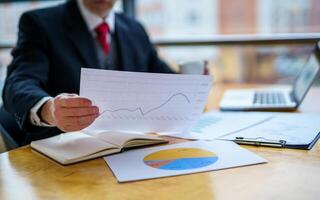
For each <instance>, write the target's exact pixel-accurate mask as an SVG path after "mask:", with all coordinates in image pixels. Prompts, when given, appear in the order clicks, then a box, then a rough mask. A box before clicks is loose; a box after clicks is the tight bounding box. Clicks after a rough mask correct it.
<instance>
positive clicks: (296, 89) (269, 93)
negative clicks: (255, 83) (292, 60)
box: [220, 41, 320, 111]
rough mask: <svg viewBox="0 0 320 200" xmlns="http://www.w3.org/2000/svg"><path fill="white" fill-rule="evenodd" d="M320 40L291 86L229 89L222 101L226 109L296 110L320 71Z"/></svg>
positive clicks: (221, 106)
mask: <svg viewBox="0 0 320 200" xmlns="http://www.w3.org/2000/svg"><path fill="white" fill-rule="evenodd" d="M319 49H320V41H319V42H318V45H317V47H316V48H315V50H314V51H313V53H312V54H311V55H310V56H309V58H308V60H307V62H306V63H305V65H304V66H303V69H302V70H301V72H300V73H299V75H298V76H297V78H296V79H295V81H294V83H293V85H292V86H291V87H289V88H281V87H278V88H276V87H274V88H263V89H243V90H227V91H226V92H225V94H224V96H223V98H222V100H221V102H220V110H224V111H246V110H247V111H290V110H296V109H297V108H298V107H299V105H300V104H301V102H302V101H303V99H304V97H305V96H306V94H307V92H308V91H309V89H310V87H311V86H312V84H313V82H314V80H315V79H316V78H317V76H318V74H319V71H320V50H319Z"/></svg>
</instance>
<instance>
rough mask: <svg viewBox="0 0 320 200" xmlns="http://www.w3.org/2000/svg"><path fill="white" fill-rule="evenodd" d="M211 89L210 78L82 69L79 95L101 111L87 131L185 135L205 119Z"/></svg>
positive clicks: (205, 76)
mask: <svg viewBox="0 0 320 200" xmlns="http://www.w3.org/2000/svg"><path fill="white" fill-rule="evenodd" d="M211 85H212V77H211V76H208V75H182V74H157V73H138V72H123V71H111V70H99V69H89V68H82V69H81V81H80V95H81V96H84V97H87V98H89V99H91V100H92V101H93V102H94V104H95V105H97V106H98V107H99V109H100V116H99V117H98V118H97V119H96V121H95V122H94V123H93V124H92V125H91V126H89V127H88V128H87V130H90V129H91V130H104V131H105V130H113V131H124V132H158V133H161V132H176V133H177V132H183V131H186V130H188V129H190V127H191V126H193V125H194V123H195V122H196V121H197V120H198V119H199V118H200V116H201V115H202V112H203V109H204V106H205V104H206V102H207V98H208V93H209V90H210V88H211Z"/></svg>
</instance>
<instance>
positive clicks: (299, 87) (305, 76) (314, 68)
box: [293, 50, 320, 103]
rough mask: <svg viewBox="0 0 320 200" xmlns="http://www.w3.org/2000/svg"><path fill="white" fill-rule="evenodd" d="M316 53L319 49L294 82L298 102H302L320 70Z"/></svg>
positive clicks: (294, 91)
mask: <svg viewBox="0 0 320 200" xmlns="http://www.w3.org/2000/svg"><path fill="white" fill-rule="evenodd" d="M316 53H318V52H317V50H316V51H315V53H313V54H312V55H311V56H310V57H309V59H308V61H307V62H306V64H305V66H304V67H303V69H302V71H301V72H300V74H299V76H298V77H297V79H296V82H295V84H294V88H293V95H294V97H295V100H296V102H297V103H301V101H302V100H303V98H304V96H305V95H306V93H307V92H308V90H309V88H310V87H311V85H312V83H313V81H314V79H315V78H316V76H317V74H318V72H319V70H320V66H319V60H318V58H317V56H316Z"/></svg>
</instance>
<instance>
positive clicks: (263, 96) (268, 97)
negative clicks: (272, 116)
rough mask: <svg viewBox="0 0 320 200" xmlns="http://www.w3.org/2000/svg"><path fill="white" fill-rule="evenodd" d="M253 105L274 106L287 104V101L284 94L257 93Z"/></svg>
mask: <svg viewBox="0 0 320 200" xmlns="http://www.w3.org/2000/svg"><path fill="white" fill-rule="evenodd" d="M253 104H259V105H261V104H264V105H272V104H277V105H279V104H280V105H281V104H286V99H285V97H284V94H283V93H282V92H264V91H263V92H257V91H256V92H255V94H254V99H253Z"/></svg>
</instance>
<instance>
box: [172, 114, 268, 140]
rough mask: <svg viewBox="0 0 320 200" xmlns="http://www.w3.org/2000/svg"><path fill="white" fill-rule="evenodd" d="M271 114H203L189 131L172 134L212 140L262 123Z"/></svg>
mask: <svg viewBox="0 0 320 200" xmlns="http://www.w3.org/2000/svg"><path fill="white" fill-rule="evenodd" d="M272 116H273V114H272V113H263V112H219V111H212V112H208V113H206V114H204V115H203V116H202V117H201V118H200V119H199V121H198V122H197V123H196V124H195V126H193V128H191V129H190V132H184V133H181V134H174V135H173V136H175V137H180V138H186V139H202V140H212V139H217V138H219V137H222V136H225V135H228V134H232V133H235V132H237V131H240V130H243V129H246V128H248V127H251V126H254V125H257V124H259V123H262V122H264V121H266V120H268V119H270V118H271V117H272Z"/></svg>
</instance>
